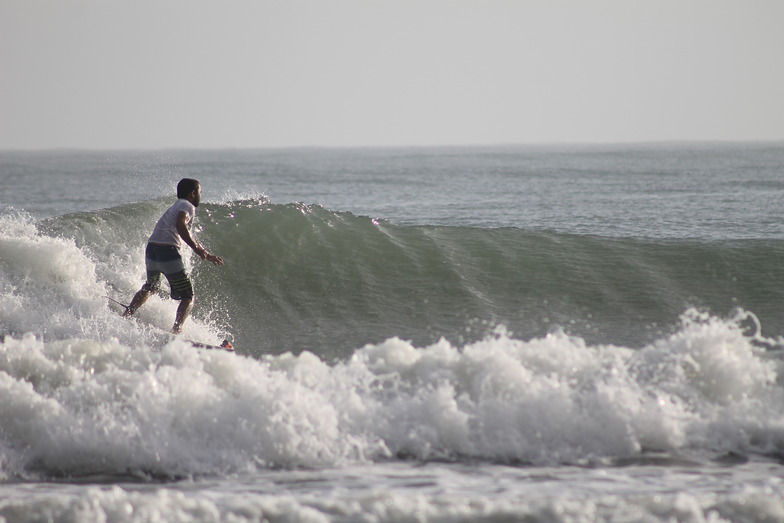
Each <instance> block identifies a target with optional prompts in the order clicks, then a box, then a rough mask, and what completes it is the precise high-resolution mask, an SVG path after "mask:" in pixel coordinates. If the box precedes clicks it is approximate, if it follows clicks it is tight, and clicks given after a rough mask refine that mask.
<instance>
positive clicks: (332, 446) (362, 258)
mask: <svg viewBox="0 0 784 523" xmlns="http://www.w3.org/2000/svg"><path fill="white" fill-rule="evenodd" d="M182 177H194V178H197V179H199V180H200V181H201V182H202V186H203V197H204V200H203V203H202V205H201V206H200V207H199V210H198V215H197V222H196V224H195V226H194V228H195V231H196V234H197V236H198V237H199V238H200V240H201V241H202V242H203V243H204V244H205V245H206V246H207V247H208V248H209V249H210V250H211V251H212V252H214V253H215V254H218V255H220V256H222V257H223V258H224V260H225V261H226V265H225V266H223V267H215V266H212V265H211V264H206V263H203V262H201V261H200V260H198V258H196V257H195V256H192V255H189V256H188V257H187V259H186V264H187V265H188V267H189V268H190V270H191V272H192V273H193V278H194V283H195V286H196V292H197V300H196V306H195V309H194V313H193V317H192V319H191V320H189V322H188V323H187V324H186V328H185V331H184V335H185V336H186V337H187V338H189V339H193V340H196V341H200V342H207V343H217V342H219V341H220V340H221V339H223V338H224V337H229V338H230V339H232V340H233V342H234V345H235V347H236V349H237V350H236V352H235V353H230V352H225V351H213V350H196V349H194V348H193V347H192V346H191V345H189V344H188V343H187V342H185V341H184V340H182V339H173V338H171V337H169V336H168V335H167V334H165V331H166V330H168V329H169V328H170V326H171V323H172V322H173V318H174V311H175V309H176V303H175V302H172V301H171V300H169V299H167V297H166V294H165V292H162V293H161V294H160V295H159V296H153V297H152V298H151V299H150V301H149V302H148V303H147V305H145V306H144V307H143V308H142V309H140V310H139V312H138V314H137V316H136V317H134V318H133V319H130V320H127V319H123V318H121V317H120V316H119V314H118V307H117V306H115V305H114V304H113V303H112V302H111V301H110V300H108V299H107V298H106V297H107V296H108V297H110V298H112V299H115V300H119V301H122V302H128V301H129V300H130V298H131V296H132V295H133V293H134V292H135V291H136V290H137V289H138V288H139V286H140V285H141V283H142V282H143V275H144V243H145V241H146V238H147V236H148V235H149V233H150V231H151V230H152V226H153V225H154V223H155V221H156V220H157V219H158V217H159V216H160V214H161V213H162V212H163V210H164V209H165V208H166V207H167V206H168V205H170V204H171V203H172V202H173V201H174V198H173V193H174V186H175V184H176V182H177V181H178V180H179V179H180V178H182ZM783 200H784V144H776V143H773V144H770V143H768V144H764V143H760V144H700V143H697V144H639V145H622V146H621V145H617V146H600V145H590V146H589V145H585V146H548V147H545V146H537V147H533V146H530V147H524V146H505V147H501V146H498V147H440V148H398V149H396V148H380V149H373V148H363V149H318V148H315V149H270V150H228V151H146V152H122V151H119V152H111V151H109V152H107V151H101V152H95V151H38V152H0V336H2V343H1V344H0V520H7V521H191V520H196V521H262V520H269V521H523V520H524V521H548V522H549V521H784V467H782V461H783V460H784V377H783V376H784V374H783V373H784V318H783V317H782V303H784V263H782V260H783V259H784V222H783V220H782V212H781V202H782V201H783Z"/></svg>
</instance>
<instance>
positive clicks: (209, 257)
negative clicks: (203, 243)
mask: <svg viewBox="0 0 784 523" xmlns="http://www.w3.org/2000/svg"><path fill="white" fill-rule="evenodd" d="M204 259H205V260H207V261H209V262H212V263H214V264H215V265H223V259H221V258H220V257H219V256H215V255H214V254H210V253H208V252H207V251H204Z"/></svg>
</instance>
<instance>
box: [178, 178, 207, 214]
mask: <svg viewBox="0 0 784 523" xmlns="http://www.w3.org/2000/svg"><path fill="white" fill-rule="evenodd" d="M177 198H184V199H186V200H189V201H190V202H191V203H192V204H193V205H194V207H198V206H199V203H200V202H201V184H200V183H199V182H198V180H194V179H193V178H183V179H182V180H180V183H178V184H177Z"/></svg>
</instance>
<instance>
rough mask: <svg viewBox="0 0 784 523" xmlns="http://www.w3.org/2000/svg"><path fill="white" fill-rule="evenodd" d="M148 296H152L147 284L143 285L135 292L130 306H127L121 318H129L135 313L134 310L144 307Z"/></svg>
mask: <svg viewBox="0 0 784 523" xmlns="http://www.w3.org/2000/svg"><path fill="white" fill-rule="evenodd" d="M150 294H152V291H151V290H150V289H148V286H147V284H144V285H143V286H142V288H141V289H139V292H137V293H136V294H135V295H134V296H133V299H132V300H131V304H130V305H128V308H127V309H125V312H123V317H124V318H127V317H128V316H131V315H132V314H133V313H134V312H136V309H138V308H139V307H141V306H142V305H144V302H146V301H147V298H149V297H150Z"/></svg>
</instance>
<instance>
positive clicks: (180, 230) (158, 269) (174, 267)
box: [123, 178, 223, 334]
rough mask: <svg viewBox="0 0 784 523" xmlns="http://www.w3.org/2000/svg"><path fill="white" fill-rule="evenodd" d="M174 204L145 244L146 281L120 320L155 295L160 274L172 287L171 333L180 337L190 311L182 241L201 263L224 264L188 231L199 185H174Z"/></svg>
mask: <svg viewBox="0 0 784 523" xmlns="http://www.w3.org/2000/svg"><path fill="white" fill-rule="evenodd" d="M177 198H178V199H177V201H176V202H175V203H174V205H172V206H171V207H169V208H168V209H167V210H166V212H164V213H163V216H161V218H160V219H159V220H158V223H157V224H156V225H155V229H154V230H153V231H152V234H151V235H150V239H149V240H147V250H146V254H145V262H146V265H147V281H146V282H145V283H144V285H142V288H141V289H139V292H137V293H136V295H135V296H134V297H133V300H131V304H130V305H129V306H128V307H127V308H126V309H125V312H124V313H123V316H125V317H128V316H131V315H132V314H133V313H134V312H136V310H137V309H138V308H139V307H141V306H142V305H144V302H146V301H147V298H149V297H150V294H152V293H153V292H156V291H157V290H158V288H159V287H160V284H161V274H164V275H165V276H166V279H167V280H169V286H170V287H171V297H172V299H174V300H179V301H180V305H179V306H178V307H177V316H176V318H175V320H174V326H173V327H172V330H171V332H172V333H173V334H179V333H180V332H182V325H183V323H185V320H187V319H188V316H190V313H191V310H192V309H193V285H191V279H190V277H189V276H188V274H187V273H186V272H185V265H183V263H182V256H181V255H180V245H181V241H180V240H182V241H183V242H185V243H186V244H187V245H188V246H189V247H190V248H191V249H193V252H195V253H196V254H198V255H199V257H200V258H201V259H203V260H207V261H210V262H212V263H214V264H215V265H223V260H222V259H221V258H219V257H218V256H215V255H214V254H210V253H209V252H207V249H205V248H204V247H203V246H202V245H201V244H200V243H199V242H198V241H196V239H195V238H194V237H193V236H192V235H191V231H190V227H191V224H192V223H193V218H194V217H195V216H196V207H198V206H199V203H200V202H201V184H200V183H199V182H198V181H197V180H194V179H192V178H183V179H182V180H180V182H179V183H178V184H177Z"/></svg>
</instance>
